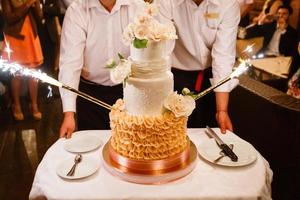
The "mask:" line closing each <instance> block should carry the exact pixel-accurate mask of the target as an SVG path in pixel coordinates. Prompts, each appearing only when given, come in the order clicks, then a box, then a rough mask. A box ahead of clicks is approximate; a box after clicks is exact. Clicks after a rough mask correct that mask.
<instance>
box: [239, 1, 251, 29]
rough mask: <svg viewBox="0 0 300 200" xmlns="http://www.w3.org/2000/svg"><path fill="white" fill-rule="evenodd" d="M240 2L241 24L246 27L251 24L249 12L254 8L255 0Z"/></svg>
mask: <svg viewBox="0 0 300 200" xmlns="http://www.w3.org/2000/svg"><path fill="white" fill-rule="evenodd" d="M238 2H239V4H240V12H241V20H240V24H239V26H242V27H246V26H248V25H249V24H250V16H249V12H250V11H251V9H252V5H253V0H238Z"/></svg>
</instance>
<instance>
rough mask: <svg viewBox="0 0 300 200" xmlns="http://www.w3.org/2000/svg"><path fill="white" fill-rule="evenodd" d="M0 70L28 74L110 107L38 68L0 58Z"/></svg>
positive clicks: (109, 106) (108, 106)
mask: <svg viewBox="0 0 300 200" xmlns="http://www.w3.org/2000/svg"><path fill="white" fill-rule="evenodd" d="M1 71H2V72H8V73H10V74H12V75H19V76H29V77H32V78H36V79H39V80H41V81H42V82H45V83H49V84H50V85H54V86H56V87H60V88H64V89H66V90H69V91H71V92H73V93H76V94H77V95H78V96H80V97H82V98H84V99H86V100H88V101H91V102H93V103H95V104H97V105H100V106H102V107H104V108H106V109H108V110H111V109H112V106H111V105H109V104H107V103H105V102H103V101H100V100H99V99H96V98H94V97H92V96H90V95H88V94H85V93H83V92H80V91H78V90H76V89H74V88H72V87H69V86H67V85H64V84H62V83H61V82H59V81H58V80H56V79H54V78H52V77H50V76H48V75H47V74H46V73H43V72H41V71H40V70H35V69H28V68H25V67H22V66H21V65H19V64H17V63H9V62H8V61H7V60H3V59H0V72H1ZM49 90H50V92H49V93H52V90H51V89H49ZM49 95H50V94H49ZM49 95H48V96H49Z"/></svg>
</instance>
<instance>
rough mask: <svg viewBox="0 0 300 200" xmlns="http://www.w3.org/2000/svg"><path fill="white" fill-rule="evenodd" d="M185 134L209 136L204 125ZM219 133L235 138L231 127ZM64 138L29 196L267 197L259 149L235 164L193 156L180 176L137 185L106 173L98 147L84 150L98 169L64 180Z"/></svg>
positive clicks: (268, 176) (104, 134) (267, 178)
mask: <svg viewBox="0 0 300 200" xmlns="http://www.w3.org/2000/svg"><path fill="white" fill-rule="evenodd" d="M215 130H216V132H218V133H220V132H219V130H218V129H215ZM99 135H100V137H101V139H102V140H103V141H104V142H106V141H107V140H108V139H109V137H110V131H99ZM188 135H189V137H190V139H191V140H192V141H193V142H194V144H195V145H196V146H198V145H199V144H200V143H201V142H203V141H205V140H208V139H209V138H208V136H207V135H206V134H205V133H204V129H189V130H188ZM223 137H232V138H234V139H238V136H236V135H235V134H233V133H227V134H226V135H223ZM65 140H66V139H59V140H58V141H57V142H56V143H55V144H53V146H51V147H50V148H49V150H48V151H47V153H46V154H45V156H44V158H43V160H42V161H41V163H40V164H39V166H38V168H37V171H36V174H35V178H34V181H33V184H32V188H31V192H30V196H29V198H30V199H32V200H40V199H59V200H62V199H69V200H70V199H76V200H78V199H82V200H92V199H93V200H96V199H103V200H104V199H105V200H108V199H112V200H114V199H206V200H207V199H209V200H215V199H216V200H217V199H222V200H223V199H230V200H231V199H239V200H241V199H247V200H254V199H255V200H257V199H261V200H264V199H266V200H267V199H271V181H272V171H271V169H270V167H269V164H268V162H267V161H266V160H265V159H264V158H263V157H262V156H261V155H260V154H259V153H258V157H257V160H256V162H254V163H253V164H251V165H248V166H244V167H235V168H234V167H221V166H217V165H214V164H211V163H209V162H206V161H204V160H202V159H201V158H200V157H198V158H197V166H196V167H195V169H194V170H193V171H192V172H191V173H190V174H189V175H187V176H186V177H184V178H182V179H179V180H177V181H174V182H170V183H167V184H163V185H139V184H133V183H129V182H125V181H122V180H120V179H119V178H117V177H115V176H113V175H111V174H109V173H108V172H107V171H106V170H105V169H104V167H103V164H102V163H101V162H102V161H101V157H100V156H101V155H102V154H101V152H102V148H99V149H97V150H95V151H92V152H89V153H86V154H84V155H83V156H85V157H90V158H93V159H95V160H97V161H98V162H99V165H100V168H99V170H98V171H97V172H96V173H95V174H94V175H92V176H90V177H88V178H86V179H81V180H76V181H75V180H74V181H66V180H63V179H61V178H60V177H59V176H57V174H56V167H57V165H58V164H59V163H60V162H61V161H63V160H64V159H67V158H74V154H72V153H69V152H67V151H66V150H64V147H63V145H64V142H65Z"/></svg>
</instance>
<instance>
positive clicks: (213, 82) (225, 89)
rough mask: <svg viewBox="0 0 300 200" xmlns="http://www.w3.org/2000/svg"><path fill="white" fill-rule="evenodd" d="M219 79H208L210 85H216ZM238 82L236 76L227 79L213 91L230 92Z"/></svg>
mask: <svg viewBox="0 0 300 200" xmlns="http://www.w3.org/2000/svg"><path fill="white" fill-rule="evenodd" d="M219 81H221V79H219V80H217V79H210V83H211V85H216V84H217V83H218V82H219ZM238 84H239V80H238V79H237V78H234V79H231V80H230V81H227V82H226V83H224V84H223V85H220V86H219V87H217V88H216V89H214V91H215V92H231V90H233V89H234V88H235V87H236V86H237V85H238Z"/></svg>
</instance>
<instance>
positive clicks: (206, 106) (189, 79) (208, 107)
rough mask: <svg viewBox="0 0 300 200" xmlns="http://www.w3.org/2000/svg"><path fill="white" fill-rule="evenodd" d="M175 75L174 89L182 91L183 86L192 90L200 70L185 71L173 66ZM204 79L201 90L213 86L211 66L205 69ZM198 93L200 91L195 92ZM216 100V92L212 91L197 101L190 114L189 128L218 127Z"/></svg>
mask: <svg viewBox="0 0 300 200" xmlns="http://www.w3.org/2000/svg"><path fill="white" fill-rule="evenodd" d="M172 73H173V75H174V89H175V91H177V92H178V93H181V91H182V89H183V88H185V87H186V88H188V89H189V90H190V91H191V92H193V91H195V84H196V80H197V77H198V74H199V71H183V70H179V69H174V68H172ZM203 73H204V74H203V81H202V85H201V90H200V91H203V90H205V89H207V88H209V87H210V86H211V84H210V81H209V79H210V78H211V77H212V71H211V68H208V69H206V70H204V71H203ZM195 93H198V92H195ZM215 113H216V100H215V93H214V92H211V93H209V94H207V95H206V96H204V97H202V98H200V99H198V100H197V101H196V108H195V110H194V111H193V113H192V114H191V115H190V116H189V120H188V128H203V127H206V126H207V125H208V126H211V127H216V126H217V122H216V118H215Z"/></svg>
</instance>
